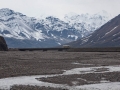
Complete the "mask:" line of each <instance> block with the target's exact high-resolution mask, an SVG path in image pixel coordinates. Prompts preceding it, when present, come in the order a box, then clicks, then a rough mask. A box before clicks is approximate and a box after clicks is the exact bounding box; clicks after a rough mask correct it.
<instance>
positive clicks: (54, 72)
mask: <svg viewBox="0 0 120 90" xmlns="http://www.w3.org/2000/svg"><path fill="white" fill-rule="evenodd" d="M119 88H120V52H58V51H47V52H42V51H8V52H4V51H1V52H0V89H1V90H3V89H4V90H9V89H10V90H119Z"/></svg>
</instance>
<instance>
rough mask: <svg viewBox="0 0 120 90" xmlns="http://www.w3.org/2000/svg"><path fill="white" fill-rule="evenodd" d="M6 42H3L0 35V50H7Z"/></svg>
mask: <svg viewBox="0 0 120 90" xmlns="http://www.w3.org/2000/svg"><path fill="white" fill-rule="evenodd" d="M7 50H8V48H7V44H6V42H5V39H4V38H3V37H1V36H0V51H7Z"/></svg>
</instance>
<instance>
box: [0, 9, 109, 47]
mask: <svg viewBox="0 0 120 90" xmlns="http://www.w3.org/2000/svg"><path fill="white" fill-rule="evenodd" d="M108 20H109V18H108V16H106V15H99V14H95V15H89V14H86V15H83V14H82V15H74V16H71V17H69V15H66V16H65V20H60V19H59V18H56V17H53V16H49V17H46V18H45V19H36V18H34V17H27V16H26V15H23V14H21V13H19V12H14V11H13V10H10V9H8V8H3V9H0V35H1V36H3V37H4V38H5V39H6V42H7V44H8V47H54V46H57V45H61V44H64V43H68V42H71V41H75V40H77V39H80V38H81V37H84V36H86V35H88V34H90V33H92V32H93V31H94V30H95V29H97V28H99V27H100V26H101V25H103V24H104V23H106V22H107V21H108Z"/></svg>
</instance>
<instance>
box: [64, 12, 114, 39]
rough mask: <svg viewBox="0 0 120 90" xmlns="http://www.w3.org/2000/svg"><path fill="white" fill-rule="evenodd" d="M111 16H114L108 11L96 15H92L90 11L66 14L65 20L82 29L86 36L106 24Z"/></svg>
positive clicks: (77, 28)
mask: <svg viewBox="0 0 120 90" xmlns="http://www.w3.org/2000/svg"><path fill="white" fill-rule="evenodd" d="M111 17H112V16H111V15H110V14H108V13H107V12H106V11H102V12H99V13H97V14H94V15H90V14H88V13H87V14H81V15H78V14H75V13H69V14H68V15H66V16H65V22H67V23H69V24H70V25H71V26H74V27H75V29H76V30H78V31H80V32H81V34H82V36H83V37H84V36H86V35H88V34H90V33H92V32H93V31H95V30H96V29H98V28H99V27H100V26H102V25H104V24H105V23H106V22H107V21H108V20H110V19H111Z"/></svg>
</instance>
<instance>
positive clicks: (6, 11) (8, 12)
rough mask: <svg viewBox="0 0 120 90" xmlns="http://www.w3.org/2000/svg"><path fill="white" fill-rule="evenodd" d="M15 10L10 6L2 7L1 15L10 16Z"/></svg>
mask: <svg viewBox="0 0 120 90" xmlns="http://www.w3.org/2000/svg"><path fill="white" fill-rule="evenodd" d="M14 13H15V12H14V11H13V10H11V9H9V8H2V9H0V15H1V16H9V15H12V14H14Z"/></svg>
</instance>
